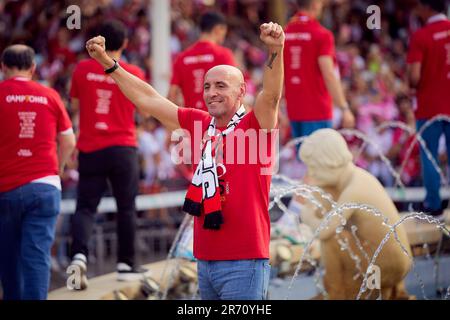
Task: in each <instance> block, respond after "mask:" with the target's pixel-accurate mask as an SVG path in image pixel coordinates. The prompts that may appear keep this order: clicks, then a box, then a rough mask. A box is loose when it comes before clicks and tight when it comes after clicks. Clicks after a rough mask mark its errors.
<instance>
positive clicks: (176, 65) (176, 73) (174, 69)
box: [170, 57, 181, 86]
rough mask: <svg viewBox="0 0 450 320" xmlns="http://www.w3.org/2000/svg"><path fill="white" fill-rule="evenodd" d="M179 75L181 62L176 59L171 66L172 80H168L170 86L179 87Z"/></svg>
mask: <svg viewBox="0 0 450 320" xmlns="http://www.w3.org/2000/svg"><path fill="white" fill-rule="evenodd" d="M180 73H181V61H180V58H179V57H178V58H176V59H175V62H174V64H173V66H172V78H171V79H170V84H174V85H177V86H180V85H181V78H180Z"/></svg>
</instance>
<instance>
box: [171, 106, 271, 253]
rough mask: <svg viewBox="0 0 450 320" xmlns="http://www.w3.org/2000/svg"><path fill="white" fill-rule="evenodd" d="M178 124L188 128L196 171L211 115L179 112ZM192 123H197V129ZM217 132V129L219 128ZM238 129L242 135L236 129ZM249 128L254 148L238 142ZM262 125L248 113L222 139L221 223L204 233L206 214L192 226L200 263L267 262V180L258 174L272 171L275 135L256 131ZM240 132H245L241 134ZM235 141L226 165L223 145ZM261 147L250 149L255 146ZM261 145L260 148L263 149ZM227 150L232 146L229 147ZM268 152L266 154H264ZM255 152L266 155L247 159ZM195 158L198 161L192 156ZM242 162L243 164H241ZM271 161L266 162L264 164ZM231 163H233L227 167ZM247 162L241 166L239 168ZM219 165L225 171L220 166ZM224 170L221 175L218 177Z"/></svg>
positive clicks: (225, 150)
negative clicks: (215, 228)
mask: <svg viewBox="0 0 450 320" xmlns="http://www.w3.org/2000/svg"><path fill="white" fill-rule="evenodd" d="M178 121H179V122H180V126H181V127H182V128H183V129H186V130H187V131H188V132H189V134H190V137H191V145H192V146H193V147H192V150H193V151H192V157H193V158H196V159H193V163H194V165H195V166H197V164H198V158H199V156H198V155H199V153H200V141H201V138H202V137H201V135H202V133H204V132H205V131H206V130H207V127H208V125H209V124H210V121H211V116H210V115H209V114H208V113H206V112H204V111H201V110H195V109H188V108H179V109H178ZM195 122H196V123H197V124H198V128H197V129H196V128H195V127H196V125H195ZM218 129H219V130H220V129H221V128H218ZM239 129H241V130H239ZM248 129H254V130H255V132H258V133H259V134H255V136H257V137H258V138H257V141H256V143H249V142H248V141H246V142H245V144H244V146H243V144H242V143H238V142H237V141H241V142H242V140H237V139H236V137H237V136H238V135H240V134H245V133H246V132H249V133H250V131H247V130H248ZM259 129H260V126H259V123H258V120H257V119H256V117H255V114H254V113H253V112H249V113H248V114H247V115H246V116H245V117H244V118H243V119H242V120H241V122H240V123H239V125H238V126H237V127H236V129H235V130H234V131H233V132H231V133H229V134H228V135H227V136H226V137H225V139H224V146H223V148H222V150H223V152H224V154H223V159H226V161H220V159H219V160H218V163H219V165H218V174H219V184H220V194H221V201H222V214H223V217H224V223H223V224H222V226H221V229H220V230H208V229H204V228H203V222H204V215H202V216H200V217H195V218H194V219H195V223H194V256H195V257H196V258H197V259H201V260H238V259H257V258H269V241H270V217H269V210H268V204H269V190H270V181H271V175H270V174H269V175H261V170H264V169H266V170H267V169H268V170H269V171H271V168H272V167H271V165H272V163H273V155H274V152H273V150H272V146H273V145H274V144H273V143H272V140H271V138H272V139H273V138H275V136H274V134H273V133H266V132H265V131H261V132H259ZM242 130H243V131H242ZM194 131H197V132H199V133H200V137H199V136H198V135H197V136H194ZM230 139H233V141H234V144H232V146H233V145H234V157H233V159H232V160H231V161H230V159H231V157H230V159H228V158H227V143H228V144H230V143H231V142H230V141H231V140H230ZM238 144H239V145H240V146H241V147H242V149H241V150H245V152H242V154H244V153H245V155H244V158H242V159H245V160H246V161H240V160H239V153H238V150H237V148H238ZM256 146H257V148H259V149H258V150H257V149H254V150H252V153H249V149H252V148H253V147H256ZM262 146H264V147H262ZM229 148H230V150H231V147H230V146H229ZM266 151H267V153H264V152H266ZM255 152H258V153H259V152H263V153H264V154H265V155H267V157H268V159H267V158H266V159H265V160H263V158H262V157H257V160H256V161H255V159H253V160H252V159H251V157H252V155H255ZM195 154H197V156H195ZM242 159H241V160H242ZM266 160H269V161H266ZM230 162H233V163H230ZM243 162H245V164H242V163H243ZM220 163H223V165H224V167H225V170H223V168H219V167H221V165H220ZM223 171H225V173H224V174H223V175H222V173H223Z"/></svg>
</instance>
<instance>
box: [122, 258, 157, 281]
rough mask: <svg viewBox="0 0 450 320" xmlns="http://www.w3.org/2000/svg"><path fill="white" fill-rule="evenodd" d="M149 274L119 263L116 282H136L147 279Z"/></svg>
mask: <svg viewBox="0 0 450 320" xmlns="http://www.w3.org/2000/svg"><path fill="white" fill-rule="evenodd" d="M150 274H151V272H150V271H149V270H148V269H145V268H142V267H134V266H130V265H128V264H126V263H123V262H119V263H118V264H117V280H118V281H138V280H142V279H144V278H145V277H148V276H149V275H150Z"/></svg>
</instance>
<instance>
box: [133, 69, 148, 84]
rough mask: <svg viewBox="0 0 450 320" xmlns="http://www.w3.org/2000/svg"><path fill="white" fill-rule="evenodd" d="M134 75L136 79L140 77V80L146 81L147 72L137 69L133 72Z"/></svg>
mask: <svg viewBox="0 0 450 320" xmlns="http://www.w3.org/2000/svg"><path fill="white" fill-rule="evenodd" d="M133 74H134V75H135V76H136V77H138V78H139V79H141V80H143V81H145V72H144V71H143V70H142V69H141V68H139V67H136V68H135V69H134V70H133Z"/></svg>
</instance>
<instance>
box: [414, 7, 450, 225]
mask: <svg viewBox="0 0 450 320" xmlns="http://www.w3.org/2000/svg"><path fill="white" fill-rule="evenodd" d="M445 9H446V5H445V0H420V4H419V6H418V8H417V13H418V15H419V16H420V17H421V18H422V19H423V20H424V22H426V23H425V26H424V27H423V28H421V29H419V30H418V31H417V32H415V33H414V34H413V35H412V37H411V39H410V45H409V52H408V59H407V62H408V75H409V80H410V85H411V87H413V88H416V90H417V91H416V96H417V109H416V110H415V115H416V121H417V123H416V124H417V130H418V131H420V130H421V128H422V127H423V126H424V125H425V123H426V122H427V121H428V120H430V119H431V118H433V117H435V116H437V115H444V116H447V117H448V116H450V90H449V88H450V21H449V19H448V18H447V17H446V16H445V14H444V12H445V11H446V10H445ZM442 135H445V140H446V143H447V154H448V158H449V159H450V123H449V122H448V121H444V120H439V121H434V122H433V123H432V124H431V125H430V126H428V127H427V128H426V129H425V130H424V131H423V133H422V138H423V139H424V140H425V142H426V145H427V148H428V149H429V150H430V152H431V154H432V155H433V158H434V159H435V161H436V163H439V161H438V160H437V157H438V146H439V139H440V137H441V136H442ZM420 159H421V163H422V177H423V181H424V186H425V189H426V191H427V192H426V196H425V201H424V202H423V204H422V205H419V207H418V208H417V209H418V210H421V211H425V212H428V213H430V214H431V215H436V216H438V215H441V214H442V211H443V209H444V208H445V207H446V206H445V205H444V204H442V203H441V197H440V194H439V189H440V185H441V178H440V176H439V173H438V172H437V170H436V169H435V168H434V166H433V165H432V163H431V161H430V160H429V159H428V157H427V155H426V154H425V151H424V150H422V148H421V149H420Z"/></svg>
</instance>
